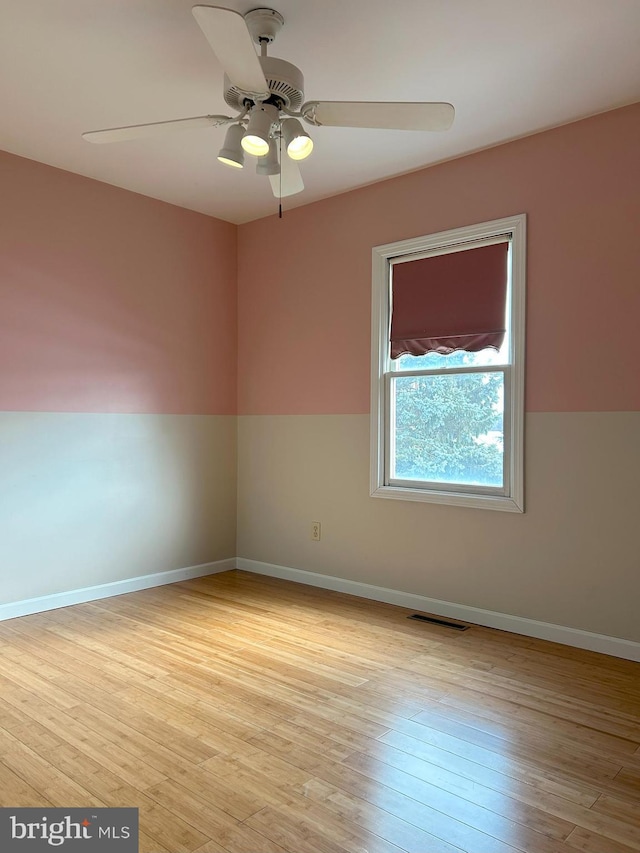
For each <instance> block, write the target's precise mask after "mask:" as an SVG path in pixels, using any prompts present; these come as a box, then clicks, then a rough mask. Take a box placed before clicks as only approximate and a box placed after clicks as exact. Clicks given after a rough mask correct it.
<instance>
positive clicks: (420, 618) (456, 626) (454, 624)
mask: <svg viewBox="0 0 640 853" xmlns="http://www.w3.org/2000/svg"><path fill="white" fill-rule="evenodd" d="M408 618H409V619H417V620H418V621H419V622H429V623H430V624H431V625H440V626H442V627H443V628H453V629H454V631H467V630H468V629H469V626H468V625H461V624H460V623H459V622H450V621H449V620H448V619H438V618H437V617H436V616H423V615H422V613H414V614H413V615H412V616H409V617H408Z"/></svg>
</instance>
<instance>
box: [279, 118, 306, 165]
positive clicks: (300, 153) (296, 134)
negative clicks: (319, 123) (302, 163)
mask: <svg viewBox="0 0 640 853" xmlns="http://www.w3.org/2000/svg"><path fill="white" fill-rule="evenodd" d="M282 136H283V138H284V144H285V147H286V149H287V154H288V155H289V157H291V159H292V160H304V159H305V158H307V157H308V156H309V154H311V152H312V151H313V139H311V137H310V136H309V134H308V133H307V131H306V130H305V129H304V127H303V126H302V125H301V124H300V122H299V121H298V119H297V118H288V119H285V121H283V122H282Z"/></svg>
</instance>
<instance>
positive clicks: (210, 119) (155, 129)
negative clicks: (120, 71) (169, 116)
mask: <svg viewBox="0 0 640 853" xmlns="http://www.w3.org/2000/svg"><path fill="white" fill-rule="evenodd" d="M227 121H231V119H230V118H228V117H227V116H196V117H195V118H178V119H175V120H174V121H154V122H152V123H151V124H132V125H130V126H129V127H111V128H109V129H108V130H90V131H88V132H87V133H83V134H82V138H83V139H86V140H87V142H124V141H125V140H127V139H138V138H139V137H142V136H156V135H157V136H159V135H160V134H162V133H166V132H167V131H171V130H191V129H192V128H195V127H212V126H214V125H220V124H226V123H227Z"/></svg>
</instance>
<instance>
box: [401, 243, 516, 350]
mask: <svg viewBox="0 0 640 853" xmlns="http://www.w3.org/2000/svg"><path fill="white" fill-rule="evenodd" d="M508 248H509V244H508V243H506V242H504V243H494V244H493V245H489V246H479V247H478V248H477V249H465V250H463V251H460V252H451V253H449V254H447V255H436V256H434V257H431V258H421V259H420V260H417V261H405V262H404V263H399V264H394V265H393V279H392V311H391V358H399V357H400V356H401V355H404V354H405V353H408V354H409V355H425V354H426V353H429V352H438V353H440V354H442V355H445V354H447V353H450V352H454V350H467V352H478V351H479V350H482V349H485V348H486V347H494V348H495V349H500V347H501V345H502V341H503V340H504V333H505V315H506V298H507V251H508Z"/></svg>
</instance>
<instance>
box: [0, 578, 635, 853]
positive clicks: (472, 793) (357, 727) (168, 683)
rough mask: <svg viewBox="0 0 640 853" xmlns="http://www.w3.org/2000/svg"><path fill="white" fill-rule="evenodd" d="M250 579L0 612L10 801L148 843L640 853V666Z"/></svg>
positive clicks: (2, 771)
mask: <svg viewBox="0 0 640 853" xmlns="http://www.w3.org/2000/svg"><path fill="white" fill-rule="evenodd" d="M409 612H410V611H406V610H403V609H402V608H397V607H393V606H390V605H384V604H378V603H376V602H371V601H363V600H361V599H357V598H353V597H350V596H346V595H341V594H338V593H332V592H325V591H322V590H318V589H312V588H310V587H304V586H299V585H295V584H290V583H287V582H284V581H277V580H273V579H268V578H263V577H260V576H257V575H251V574H248V573H244V572H227V573H225V574H219V575H215V576H212V577H209V578H203V579H199V580H193V581H189V582H185V583H181V584H176V585H173V586H166V587H159V588H156V589H151V590H147V591H144V592H137V593H132V594H130V595H123V596H120V597H117V598H110V599H106V600H104V601H97V602H93V603H91V604H83V605H77V606H75V607H69V608H66V609H62V610H57V611H51V612H49V613H44V614H39V615H35V616H26V617H23V618H21V619H13V620H10V621H7V622H3V623H0V805H1V806H40V805H42V806H47V805H51V806H69V807H70V806H87V805H95V806H137V807H139V809H140V827H141V836H140V850H141V853H156V851H157V853H163V852H164V851H169V853H181V851H198V853H225V851H227V853H284V851H289V853H345V851H347V853H363V852H364V851H367V853H383V851H384V853H391V851H397V853H401V851H407V853H459V852H460V851H467V853H511V851H525V853H575V851H577V850H578V851H585V853H631V851H638V850H640V805H639V804H640V664H637V663H631V662H629V661H622V660H619V659H616V658H611V657H605V656H602V655H598V654H595V653H591V652H584V651H580V650H577V649H572V648H569V647H566V646H560V645H555V644H552V643H546V642H543V641H538V640H531V639H528V638H525V637H520V636H517V635H513V634H506V633H502V632H499V631H493V630H490V629H485V628H479V627H476V626H473V627H471V628H470V630H468V631H466V632H464V633H458V632H456V631H452V630H451V629H447V628H443V627H438V626H433V625H429V624H425V623H421V622H417V621H412V620H408V619H407V618H406V616H407V615H408V613H409Z"/></svg>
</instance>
